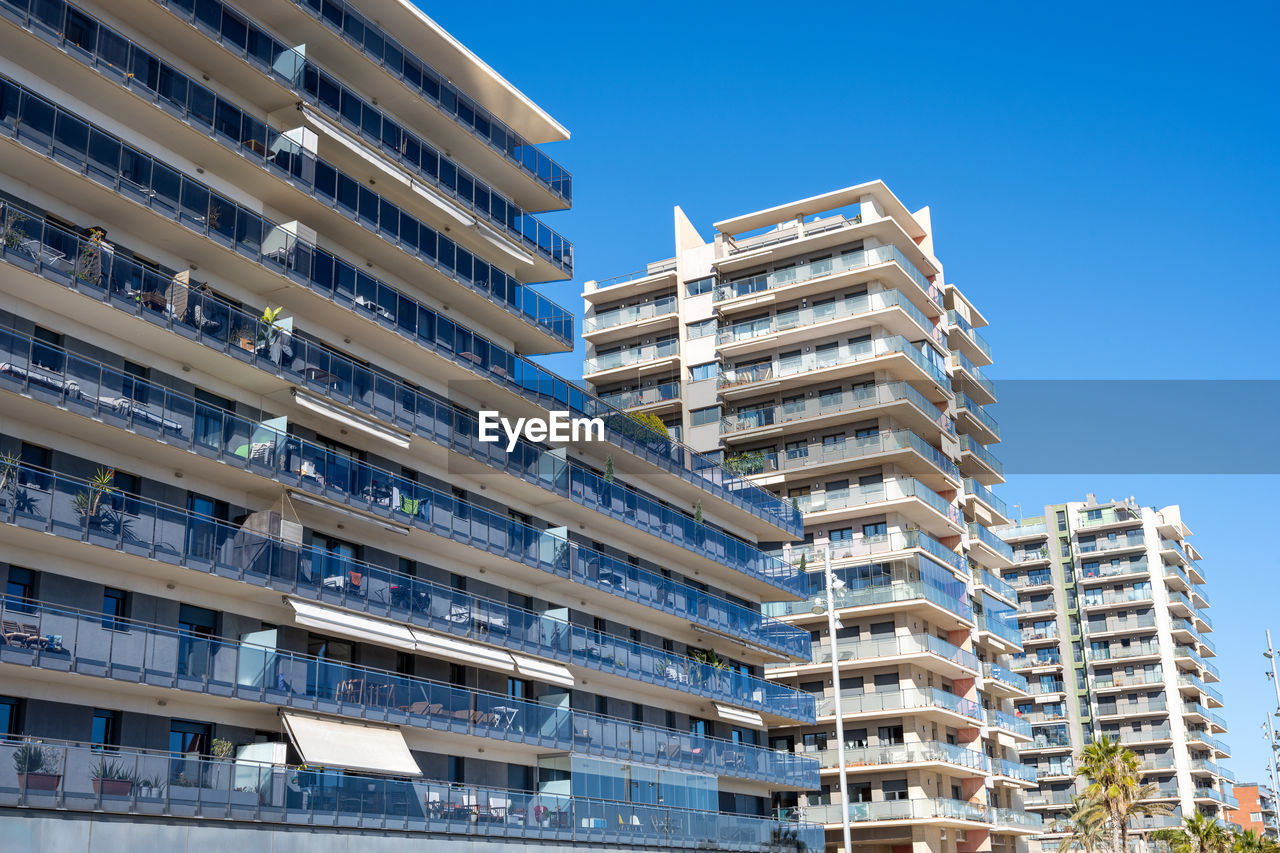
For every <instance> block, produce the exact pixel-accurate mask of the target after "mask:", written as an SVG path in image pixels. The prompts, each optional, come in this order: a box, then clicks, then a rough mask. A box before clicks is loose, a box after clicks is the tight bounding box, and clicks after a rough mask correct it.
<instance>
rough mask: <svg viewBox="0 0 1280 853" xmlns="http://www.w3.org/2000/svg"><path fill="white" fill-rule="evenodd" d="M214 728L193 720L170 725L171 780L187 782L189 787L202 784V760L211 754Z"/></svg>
mask: <svg viewBox="0 0 1280 853" xmlns="http://www.w3.org/2000/svg"><path fill="white" fill-rule="evenodd" d="M212 735H213V726H211V725H210V724H209V723H197V722H195V721H193V720H174V721H173V722H171V723H170V724H169V752H171V753H172V754H173V756H174V757H173V758H172V759H171V760H170V761H169V780H170V781H171V782H179V781H180V780H185V783H186V784H188V785H191V784H194V785H199V784H200V783H201V764H200V759H201V758H203V757H204V756H206V755H208V754H209V746H210V741H211V740H212Z"/></svg>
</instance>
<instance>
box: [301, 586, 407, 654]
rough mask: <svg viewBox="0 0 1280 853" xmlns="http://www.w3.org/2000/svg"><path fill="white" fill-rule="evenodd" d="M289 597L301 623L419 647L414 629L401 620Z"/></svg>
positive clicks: (358, 637)
mask: <svg viewBox="0 0 1280 853" xmlns="http://www.w3.org/2000/svg"><path fill="white" fill-rule="evenodd" d="M285 600H286V601H288V602H289V606H290V607H292V608H293V618H294V621H295V622H297V623H298V624H299V625H305V626H306V627H308V628H315V629H316V630H317V631H325V632H327V633H330V634H337V635H338V636H340V637H350V638H351V639H353V640H364V641H365V642H368V643H377V644H379V645H383V646H391V647H393V648H397V649H404V650H405V651H408V652H411V651H414V650H415V649H416V648H417V644H416V643H415V642H414V639H413V633H412V632H411V631H410V630H409V629H408V628H406V627H405V626H404V625H401V624H399V623H398V622H391V621H389V620H387V619H374V618H373V617H371V616H361V615H360V614H359V613H352V612H351V611H349V610H339V609H338V608H336V607H328V606H326V605H323V604H316V603H314V602H311V601H303V600H302V599H298V598H288V599H285Z"/></svg>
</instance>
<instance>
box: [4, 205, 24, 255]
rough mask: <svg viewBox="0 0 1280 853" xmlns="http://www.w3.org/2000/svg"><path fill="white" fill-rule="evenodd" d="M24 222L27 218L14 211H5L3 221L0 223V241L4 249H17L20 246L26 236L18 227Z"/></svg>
mask: <svg viewBox="0 0 1280 853" xmlns="http://www.w3.org/2000/svg"><path fill="white" fill-rule="evenodd" d="M26 221H27V217H26V216H24V215H22V214H21V213H19V212H18V211H16V210H12V209H10V210H6V211H5V213H4V220H3V222H0V239H3V241H4V247H5V248H6V249H17V248H18V247H20V246H21V245H22V241H23V239H24V238H25V237H26V236H27V234H26V232H25V231H23V230H22V229H21V228H20V227H18V226H20V225H22V223H24V222H26Z"/></svg>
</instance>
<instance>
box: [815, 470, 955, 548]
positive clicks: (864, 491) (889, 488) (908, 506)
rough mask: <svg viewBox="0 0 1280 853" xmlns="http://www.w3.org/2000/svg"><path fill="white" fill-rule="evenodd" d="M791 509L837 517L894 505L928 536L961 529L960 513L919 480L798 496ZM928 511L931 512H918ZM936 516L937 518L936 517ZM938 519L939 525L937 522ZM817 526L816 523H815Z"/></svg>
mask: <svg viewBox="0 0 1280 853" xmlns="http://www.w3.org/2000/svg"><path fill="white" fill-rule="evenodd" d="M792 501H793V502H794V505H795V506H796V507H797V508H798V509H799V510H800V511H801V512H802V513H804V514H805V515H818V514H820V513H830V514H833V515H834V514H836V513H839V512H840V511H842V510H846V509H855V508H858V507H875V506H877V505H879V504H893V505H894V508H895V509H897V510H898V511H899V512H901V513H903V514H905V515H907V516H909V517H911V519H912V520H913V521H915V522H916V523H917V524H920V525H922V526H927V527H926V529H928V530H929V531H930V532H936V533H939V535H943V536H946V535H948V534H951V535H954V533H955V532H956V531H957V530H959V529H960V528H961V525H962V523H963V522H962V519H961V517H960V509H959V508H958V507H956V506H955V505H954V504H952V503H951V502H950V501H948V500H947V499H946V498H944V497H942V496H941V495H939V494H938V493H937V492H935V491H934V490H933V489H931V488H929V487H928V486H926V485H925V484H924V483H922V482H920V481H919V480H915V479H911V478H905V477H904V478H898V479H892V480H885V481H884V482H882V483H876V484H874V485H867V486H849V487H846V488H844V489H835V490H831V491H826V492H820V493H818V494H810V495H799V496H796V497H794V498H792ZM923 507H928V509H929V510H931V512H930V511H920V509H919V508H923ZM935 513H936V515H935ZM939 516H940V517H941V521H942V523H938V522H939V520H940V519H939ZM814 521H815V523H816V519H815V520H814Z"/></svg>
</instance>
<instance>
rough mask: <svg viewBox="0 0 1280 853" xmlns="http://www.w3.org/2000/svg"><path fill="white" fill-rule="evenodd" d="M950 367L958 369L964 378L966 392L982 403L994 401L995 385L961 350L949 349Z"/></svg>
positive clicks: (959, 374)
mask: <svg viewBox="0 0 1280 853" xmlns="http://www.w3.org/2000/svg"><path fill="white" fill-rule="evenodd" d="M951 367H952V368H954V369H955V370H957V371H959V373H958V374H957V375H958V376H960V377H962V378H963V379H964V380H965V385H966V386H967V390H968V393H969V394H970V395H971V396H972V397H973V398H974V399H976V400H977V401H978V402H980V403H983V404H988V403H994V402H995V401H996V386H995V385H994V384H992V382H991V380H990V379H988V378H987V376H986V374H985V373H983V372H982V371H981V370H979V369H978V367H977V365H975V364H974V363H973V362H972V361H970V360H969V358H968V356H966V355H965V354H964V353H962V352H957V351H955V350H952V351H951Z"/></svg>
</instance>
